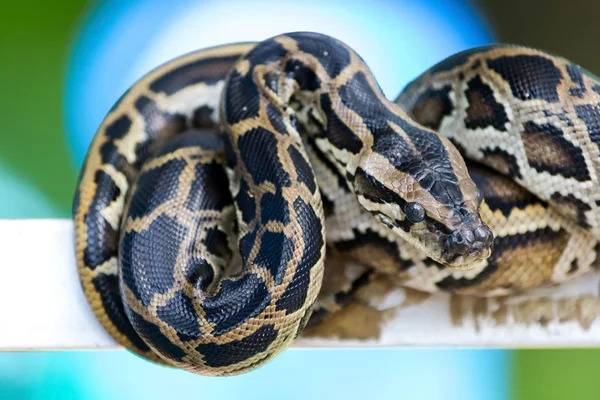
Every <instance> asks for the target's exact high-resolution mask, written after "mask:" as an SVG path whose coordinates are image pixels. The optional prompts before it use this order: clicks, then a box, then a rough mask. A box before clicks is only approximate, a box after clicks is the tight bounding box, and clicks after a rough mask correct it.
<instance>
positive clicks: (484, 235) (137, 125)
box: [73, 32, 600, 375]
mask: <svg viewBox="0 0 600 400" xmlns="http://www.w3.org/2000/svg"><path fill="white" fill-rule="evenodd" d="M599 93H600V83H599V81H598V79H597V78H596V77H594V76H593V75H591V74H590V73H589V72H587V71H585V70H583V69H582V68H580V67H579V66H577V65H575V64H573V63H571V62H569V61H567V60H565V59H563V58H560V57H556V56H553V55H550V54H548V53H545V52H541V51H538V50H533V49H529V48H524V47H517V46H506V45H493V46H488V47H482V48H477V49H473V50H469V51H466V52H463V53H460V54H457V55H455V56H452V57H450V58H449V59H447V60H444V61H442V62H441V63H440V64H438V65H436V66H434V67H433V68H431V69H430V70H429V71H427V72H426V73H424V74H423V75H422V76H421V77H419V78H418V79H417V80H415V81H413V82H412V83H411V84H410V85H409V86H408V87H407V88H406V89H405V90H404V91H403V92H402V94H401V95H400V97H399V98H398V99H397V100H396V102H391V101H389V100H387V99H386V98H385V96H384V95H383V93H382V91H381V89H380V88H379V86H378V84H377V82H376V80H375V78H374V77H373V75H372V73H371V72H370V70H369V68H368V67H367V66H366V65H365V63H364V61H363V60H362V59H361V58H360V56H359V55H357V54H356V53H355V52H354V51H353V50H352V49H350V48H349V47H348V46H347V45H345V44H344V43H341V42H340V41H338V40H336V39H333V38H330V37H328V36H324V35H321V34H316V33H306V32H300V33H290V34H285V35H280V36H277V37H274V38H271V39H269V40H266V41H264V42H261V43H258V44H257V43H243V44H233V45H225V46H219V47H215V48H210V49H205V50H200V51H197V52H194V53H191V54H187V55H184V56H182V57H179V58H177V59H175V60H173V61H170V62H168V63H167V64H165V65H162V66H160V67H159V68H157V69H155V70H154V71H151V72H150V73H148V74H147V75H146V76H144V77H143V78H141V79H140V80H139V81H138V82H137V83H135V84H134V85H133V86H132V87H131V88H130V89H129V90H128V91H127V92H126V93H125V94H124V95H123V96H122V97H121V99H119V101H118V102H117V103H116V104H115V105H114V106H113V108H112V109H111V110H110V112H109V113H108V115H107V116H106V117H105V119H104V121H103V122H102V124H101V126H100V127H99V129H98V132H97V134H96V135H95V137H94V139H93V141H92V143H91V145H90V148H89V150H88V153H87V156H86V159H85V161H84V165H83V168H82V170H81V174H80V178H79V182H78V185H77V191H76V195H75V199H74V205H73V216H74V222H75V235H76V238H75V250H76V258H77V265H78V270H79V275H80V279H81V283H82V286H83V289H84V292H85V295H86V297H87V300H88V302H89V304H90V305H91V308H92V309H93V311H94V313H95V315H96V317H97V318H98V320H99V321H100V323H101V324H102V325H103V326H104V328H105V329H106V330H107V331H108V332H109V333H110V334H111V335H112V336H113V337H114V338H115V340H116V341H117V342H118V343H120V344H121V345H123V346H125V347H126V348H128V349H130V350H131V351H133V352H135V353H137V354H138V355H141V356H142V357H144V358H146V359H149V360H152V361H155V362H158V363H162V364H167V365H172V366H177V367H181V368H184V369H187V370H189V371H193V372H197V373H201V374H205V375H233V374H239V373H242V372H246V371H249V370H252V369H254V368H256V367H258V366H260V365H262V364H264V363H265V362H267V361H268V360H270V359H272V358H273V357H274V356H275V355H277V354H278V353H279V352H280V351H282V350H283V349H284V348H286V347H287V346H288V345H289V344H290V343H291V342H292V341H293V340H294V339H295V338H296V337H297V336H298V335H299V334H300V333H301V332H302V330H303V328H304V327H305V326H306V325H307V323H309V322H311V323H314V322H315V321H318V320H319V319H320V318H322V317H323V316H324V315H326V314H327V313H328V312H330V311H331V309H332V307H330V306H331V305H332V304H336V303H339V302H340V301H343V300H344V299H347V298H350V297H351V295H352V292H353V291H354V290H356V288H358V287H360V286H361V285H362V284H363V283H364V282H366V281H368V279H369V276H368V273H367V274H365V275H362V276H360V277H358V278H357V279H356V281H354V282H352V284H351V285H349V287H348V288H345V289H344V291H342V292H340V293H337V294H336V295H335V296H333V298H327V299H322V298H319V300H318V301H317V298H318V294H319V290H320V287H321V282H322V280H323V274H324V272H325V273H326V272H327V271H324V259H325V253H326V249H327V251H335V252H339V253H343V254H345V255H348V256H350V257H351V258H352V259H355V260H357V261H358V262H360V263H362V264H364V265H365V266H367V267H369V270H368V271H378V272H384V273H388V274H391V275H394V276H396V277H400V278H401V279H402V280H403V282H404V283H405V284H406V285H407V286H409V287H413V288H416V289H419V290H425V291H436V290H450V291H453V292H457V293H466V294H474V295H480V296H489V295H503V294H508V293H514V292H515V291H519V290H524V289H527V288H530V287H535V286H540V285H547V284H555V283H558V282H561V281H563V280H565V279H568V278H570V277H573V276H577V275H580V274H582V273H585V272H586V271H588V270H589V269H590V268H591V267H592V263H593V261H594V260H595V258H596V243H597V239H598V238H599V237H600V219H599V215H600V213H599V212H598V208H599V204H600V193H599V190H598V174H599V173H600V163H599V162H598V160H599V157H598V156H599V146H600V118H599V113H600V94H599ZM438 132H439V134H438ZM458 150H460V153H459V151H458ZM461 153H462V154H463V155H464V156H465V157H467V158H469V159H470V161H469V163H468V165H467V164H466V163H465V161H464V159H463V156H461ZM494 170H495V171H494ZM492 232H493V234H492ZM236 260H237V261H236ZM236 265H241V269H236V268H235V266H236ZM231 266H234V267H231ZM314 310H316V311H314ZM313 311H314V312H313ZM311 315H312V318H311Z"/></svg>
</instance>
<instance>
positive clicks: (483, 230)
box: [473, 226, 494, 244]
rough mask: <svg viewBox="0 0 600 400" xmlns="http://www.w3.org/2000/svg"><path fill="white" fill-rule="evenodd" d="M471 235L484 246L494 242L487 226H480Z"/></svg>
mask: <svg viewBox="0 0 600 400" xmlns="http://www.w3.org/2000/svg"><path fill="white" fill-rule="evenodd" d="M473 233H474V235H475V238H476V239H477V240H479V241H480V242H483V243H485V244H491V243H492V241H493V240H494V234H493V233H492V231H491V230H490V228H488V227H487V226H480V227H478V228H477V229H475V231H474V232H473Z"/></svg>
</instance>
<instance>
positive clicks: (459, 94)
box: [397, 45, 600, 238]
mask: <svg viewBox="0 0 600 400" xmlns="http://www.w3.org/2000/svg"><path fill="white" fill-rule="evenodd" d="M457 60H459V61H461V62H458V61H457ZM440 87H451V88H453V89H452V90H451V91H450V92H451V93H454V94H455V97H454V98H453V99H452V102H451V104H452V106H453V109H452V110H451V111H450V112H449V113H447V114H449V115H450V114H451V115H457V116H458V117H459V118H457V119H451V118H450V117H444V121H447V122H444V123H443V124H440V133H441V134H442V135H443V136H447V137H449V138H451V139H452V141H453V143H456V144H457V145H458V147H460V148H461V149H463V150H464V152H465V153H464V156H465V157H467V158H470V159H473V160H476V161H478V162H482V163H485V164H486V165H488V166H490V167H492V168H494V169H496V170H497V171H499V172H501V173H503V174H506V175H508V176H510V177H512V178H514V179H515V180H516V181H517V182H518V183H519V184H520V185H522V186H523V187H526V188H527V189H528V190H530V191H531V192H532V193H534V194H535V195H536V196H538V197H539V198H541V199H543V200H544V201H547V202H548V203H549V204H551V205H553V206H554V207H556V208H557V209H563V207H565V206H564V204H569V206H568V207H569V208H573V207H576V208H577V209H578V210H579V211H578V212H576V213H575V214H577V215H579V216H581V218H580V217H577V218H578V219H579V222H580V223H581V224H582V226H583V227H585V228H588V229H591V230H592V232H593V233H594V235H595V236H596V237H598V238H600V209H599V207H598V205H597V204H596V202H597V200H598V199H599V193H598V189H597V188H598V187H599V186H600V180H599V176H600V174H599V173H600V168H599V166H600V165H599V164H598V163H597V162H596V160H597V159H598V157H600V151H599V150H600V148H599V147H598V144H599V143H600V140H599V139H598V137H600V136H599V135H598V132H599V131H600V128H599V127H600V122H599V121H600V112H598V110H599V109H600V95H599V93H598V91H597V90H595V88H597V87H598V78H597V77H596V76H594V75H592V74H591V73H590V72H588V71H586V70H585V69H583V68H581V67H579V66H578V65H576V64H574V63H572V62H570V61H568V60H565V59H562V58H560V57H556V56H554V55H551V54H548V53H545V52H543V51H539V50H535V49H530V48H525V47H520V46H511V45H491V46H485V47H481V48H477V49H471V50H468V51H467V52H465V53H464V54H462V55H457V56H453V57H451V58H449V59H448V60H445V61H442V62H441V63H440V64H439V65H438V66H435V67H433V68H432V69H430V70H429V71H428V72H426V73H425V74H423V75H422V76H421V77H420V78H418V79H417V80H415V81H414V82H413V83H411V84H410V85H409V86H408V87H407V88H406V89H405V90H404V91H403V93H402V94H401V96H400V97H399V98H398V100H397V102H398V103H399V104H401V105H402V106H403V107H405V108H406V109H407V110H409V111H410V112H411V114H412V115H414V116H415V118H417V115H416V114H415V110H420V107H421V104H422V103H423V102H424V101H426V99H427V98H426V94H427V93H430V92H431V91H432V90H433V89H437V88H440ZM417 99H418V101H417ZM461 117H462V118H464V123H463V122H462V121H461V120H460V118H461ZM486 117H487V118H488V119H487V120H486V119H485V118H486ZM417 120H418V121H420V120H419V118H417ZM420 122H422V121H420ZM556 192H560V193H564V194H565V195H566V194H572V196H574V198H576V199H577V200H578V202H575V203H577V204H575V203H574V202H573V201H570V202H567V203H565V201H562V199H561V198H557V197H556V196H554V193H556ZM553 196H554V197H553ZM580 203H581V204H580ZM570 214H571V215H572V214H573V213H572V212H571V213H570Z"/></svg>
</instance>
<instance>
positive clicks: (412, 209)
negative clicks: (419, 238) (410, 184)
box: [404, 202, 425, 224]
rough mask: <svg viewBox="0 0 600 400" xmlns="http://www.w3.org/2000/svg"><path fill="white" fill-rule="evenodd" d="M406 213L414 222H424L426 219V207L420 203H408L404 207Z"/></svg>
mask: <svg viewBox="0 0 600 400" xmlns="http://www.w3.org/2000/svg"><path fill="white" fill-rule="evenodd" d="M404 214H406V218H408V220H409V221H410V222H412V223H413V224H418V223H419V222H423V220H424V219H425V209H424V208H423V206H422V205H420V204H419V203H414V202H412V203H407V204H406V206H405V207H404Z"/></svg>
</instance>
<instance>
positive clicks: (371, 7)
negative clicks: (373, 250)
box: [45, 0, 510, 400]
mask: <svg viewBox="0 0 600 400" xmlns="http://www.w3.org/2000/svg"><path fill="white" fill-rule="evenodd" d="M298 30H311V31H318V32H322V33H326V34H329V35H332V36H334V37H336V38H339V39H341V40H343V41H344V42H346V43H347V44H349V45H350V46H352V47H353V48H354V49H355V50H356V51H357V52H358V53H359V54H361V56H363V58H364V59H365V60H366V61H367V63H368V64H369V66H370V67H371V68H372V70H373V72H374V74H375V76H376V77H377V78H378V81H379V83H380V85H381V87H382V88H383V90H384V92H385V93H386V95H387V96H388V97H390V98H393V97H395V96H396V94H397V93H398V92H399V91H400V90H401V89H402V87H403V86H404V85H406V84H407V83H408V82H409V81H410V80H411V79H413V78H415V77H416V76H418V75H419V74H420V73H421V72H423V71H424V70H426V69H427V68H428V67H430V66H431V65H433V64H435V63H436V62H437V61H440V60H441V59H443V58H445V57H447V56H449V55H451V54H453V53H456V52H459V51H461V50H464V49H467V48H471V47H475V46H479V45H485V44H489V43H490V42H492V41H493V35H492V34H491V32H490V30H489V29H488V27H487V25H486V22H485V21H484V20H483V18H482V17H481V16H480V15H479V14H478V12H477V10H476V9H474V8H473V7H472V6H471V5H470V2H468V1H466V0H464V1H463V0H459V1H452V2H450V1H445V0H429V1H424V0H405V1H391V0H390V1H371V2H353V1H342V0H332V1H328V2H325V1H322V0H302V1H293V2H285V3H284V2H275V1H268V0H254V1H241V0H233V1H227V2H224V1H185V0H184V1H179V2H158V1H129V2H111V1H106V2H100V3H98V4H97V5H96V6H95V7H94V8H93V9H92V10H91V12H90V13H89V15H88V18H87V20H86V21H85V24H84V25H83V27H82V29H81V31H80V32H79V36H78V37H77V40H76V42H75V46H74V48H73V53H72V57H71V59H70V63H69V68H68V73H67V85H66V90H65V100H64V101H65V107H64V109H65V110H66V111H65V121H66V126H67V136H68V137H67V140H68V143H69V146H70V150H71V154H72V156H73V160H74V164H76V166H78V167H79V166H80V165H81V162H82V161H83V158H84V156H85V153H86V150H87V147H88V145H89V143H90V141H91V139H92V136H93V135H94V133H95V131H96V128H97V127H98V125H99V124H100V122H101V120H102V118H103V117H104V116H105V114H106V113H107V111H108V110H109V109H110V107H111V106H112V105H113V103H114V102H115V101H116V100H117V99H118V98H119V97H120V96H121V94H122V93H123V92H124V91H125V90H126V89H127V88H128V87H129V86H130V85H131V84H132V83H134V82H135V81H136V80H137V79H139V78H140V77H141V76H142V75H143V74H145V73H147V72H148V71H149V70H151V69H153V68H155V67H156V66H158V65H160V64H161V63H163V62H166V61H168V60H169V59H172V58H173V57H176V56H178V55H181V54H183V53H186V52H189V51H193V50H196V49H200V48H204V47H208V46H212V45H217V44H221V43H230V42H236V41H250V40H252V41H255V40H256V41H258V40H262V39H265V38H268V37H270V36H273V35H276V34H279V33H283V32H290V31H298ZM45 357H54V359H56V360H57V361H59V362H60V360H63V361H64V360H65V357H67V356H65V355H47V356H45ZM73 357H74V358H72V359H73V360H75V359H76V360H79V361H78V362H81V363H85V365H86V366H87V368H86V369H85V371H82V372H81V377H80V380H81V382H80V384H79V388H80V389H82V388H84V389H83V390H84V392H89V394H92V393H94V394H95V396H97V397H98V398H103V397H104V395H106V396H109V397H111V398H164V396H167V395H168V397H177V396H182V397H183V396H187V395H189V394H192V393H195V394H198V395H199V396H200V397H201V398H212V397H215V396H218V397H219V398H220V399H222V400H226V399H229V398H231V399H238V398H244V399H259V398H261V399H263V398H286V399H287V398H289V399H295V398H298V399H306V398H340V399H354V398H376V399H383V398H423V399H430V398H431V399H433V398H444V399H446V400H451V399H480V398H485V399H486V400H500V399H507V398H508V397H509V386H508V385H507V381H508V365H509V362H510V353H509V352H506V351H483V350H482V351H475V350H452V349H438V350H418V349H414V350H412V349H411V350H405V349H394V350H385V349H378V350H374V349H373V350H349V349H340V350H318V351H308V350H298V349H290V350H287V351H285V352H284V353H283V354H282V355H280V356H279V357H277V358H276V359H275V360H274V361H273V362H271V363H269V364H268V365H266V366H265V367H263V368H261V369H259V370H257V371H255V372H251V373H249V374H246V375H242V376H239V377H231V378H225V379H222V380H220V379H218V380H215V379H214V378H207V377H199V376H195V375H193V374H190V373H187V372H184V371H177V370H173V369H165V368H163V367H159V366H155V365H152V364H150V363H146V362H143V361H141V360H139V359H138V358H136V357H134V356H132V355H131V354H129V353H125V352H107V353H102V354H97V353H93V354H83V355H82V354H77V355H74V356H73ZM82 357H84V358H86V360H85V361H82V360H81V358H82Z"/></svg>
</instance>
